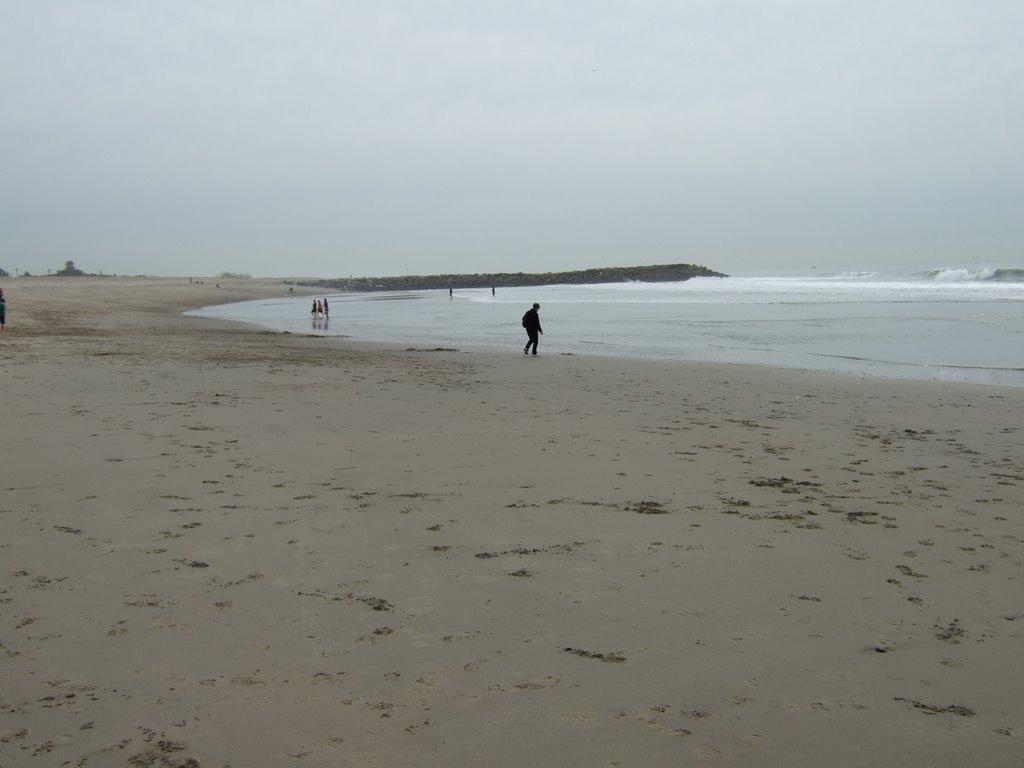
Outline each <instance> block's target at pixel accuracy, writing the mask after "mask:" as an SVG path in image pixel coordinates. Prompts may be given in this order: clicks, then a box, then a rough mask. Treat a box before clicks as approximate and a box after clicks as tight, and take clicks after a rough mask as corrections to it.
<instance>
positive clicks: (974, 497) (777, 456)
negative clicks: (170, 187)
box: [0, 278, 1024, 768]
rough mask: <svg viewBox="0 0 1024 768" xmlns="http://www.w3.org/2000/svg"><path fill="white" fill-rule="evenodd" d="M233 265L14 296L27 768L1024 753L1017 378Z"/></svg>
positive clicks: (11, 678) (3, 599)
mask: <svg viewBox="0 0 1024 768" xmlns="http://www.w3.org/2000/svg"><path fill="white" fill-rule="evenodd" d="M220 282H221V286H222V287H221V288H215V286H214V283H215V280H213V279H210V280H207V281H206V284H205V285H199V286H197V285H193V286H189V285H187V281H182V280H170V279H161V280H145V279H134V280H133V279H89V278H82V279H57V278H49V279H34V280H22V279H19V280H15V281H4V282H3V283H2V286H3V287H4V289H5V292H6V293H7V298H8V308H9V318H8V320H9V324H8V330H7V331H6V332H4V334H3V335H2V336H0V349H2V352H3V356H2V361H0V377H2V378H0V381H2V392H3V398H4V409H3V417H4V418H3V433H2V434H3V439H2V441H0V679H2V681H3V685H2V686H0V765H4V766H7V765H22V764H24V765H39V766H44V765H46V766H49V765H53V766H63V765H70V766H126V765H127V766H161V767H167V766H188V768H195V766H202V767H203V768H209V767H210V766H216V767H217V768H220V767H221V766H232V767H233V768H239V767H240V766H288V765H295V766H325V767H326V766H341V765H351V766H364V765H377V766H404V765H439V766H440V765H474V766H519V765H543V766H547V765H551V766H555V765H558V766H564V765H580V766H597V765H608V766H611V765H618V766H679V765H708V766H765V765H792V766H804V765H807V766H812V765H813V766H818V765H833V766H876V765H929V766H962V765H977V766H1009V765H1024V760H1022V757H1021V755H1022V754H1024V714H1022V713H1024V672H1022V670H1021V666H1020V664H1019V659H1020V657H1021V653H1022V651H1024V519H1022V515H1021V509H1022V506H1024V450H1022V443H1024V440H1022V437H1024V432H1022V429H1021V427H1020V414H1021V413H1022V412H1024V389H1006V388H999V387H985V386H967V385H954V384H929V383H921V382H894V381H876V380H860V379H855V378H851V377H845V376H839V375H830V374H823V373H804V372H799V371H785V370H778V369H770V368H756V367H743V366H721V365H719V366H715V365H685V364H667V363H666V364H661V363H641V362H637V361H619V360H607V359H596V358H586V357H579V356H567V355H559V354H557V353H556V352H553V351H552V350H553V349H556V347H557V329H555V328H549V329H547V330H548V334H547V335H546V336H545V337H544V339H543V340H542V352H547V354H544V355H542V356H541V357H540V358H537V359H528V358H524V357H523V355H522V354H521V353H520V352H519V350H518V349H512V350H510V351H509V354H508V355H504V356H502V355H489V354H466V353H462V352H453V351H439V352H435V351H407V350H406V349H404V348H388V347H382V346H372V345H366V344H358V343H355V342H353V341H352V340H344V339H342V340H338V339H330V338H307V337H299V336H293V335H282V334H274V333H268V332H263V331H259V330H254V329H250V328H246V327H241V326H232V325H230V324H227V323H218V322H214V321H210V320H202V319H197V318H186V317H182V316H181V315H180V312H181V311H182V310H184V309H187V308H192V307H198V306H203V305H208V304H213V303H222V302H224V301H230V300H232V299H248V298H258V297H260V296H279V295H284V293H285V292H286V290H287V289H286V288H285V287H284V286H282V285H281V284H280V283H276V282H274V281H220ZM299 290H300V289H296V291H299ZM331 322H332V324H336V323H340V322H342V319H341V318H340V317H335V318H332V321H331Z"/></svg>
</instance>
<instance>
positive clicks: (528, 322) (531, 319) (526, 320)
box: [523, 304, 544, 355]
mask: <svg viewBox="0 0 1024 768" xmlns="http://www.w3.org/2000/svg"><path fill="white" fill-rule="evenodd" d="M538 309H540V304H534V305H533V308H532V309H528V310H526V314H525V315H523V328H525V329H526V335H527V336H529V337H530V338H529V339H528V340H527V342H526V346H525V347H523V354H524V355H526V354H529V352H530V346H531V345H532V346H533V354H534V355H536V354H537V334H538V333H544V329H543V328H541V327H540V315H538V314H537V310H538Z"/></svg>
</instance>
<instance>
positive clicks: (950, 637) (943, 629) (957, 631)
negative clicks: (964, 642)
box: [935, 619, 967, 645]
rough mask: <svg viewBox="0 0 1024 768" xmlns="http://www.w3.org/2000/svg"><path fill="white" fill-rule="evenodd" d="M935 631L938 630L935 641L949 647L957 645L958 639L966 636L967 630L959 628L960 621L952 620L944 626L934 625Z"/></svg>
mask: <svg viewBox="0 0 1024 768" xmlns="http://www.w3.org/2000/svg"><path fill="white" fill-rule="evenodd" d="M935 629H937V630H938V632H936V633H935V639H936V640H942V641H943V642H945V643H949V644H950V645H959V644H960V638H961V637H963V636H964V635H966V634H967V630H965V629H964V628H963V627H961V626H960V619H953V620H952V621H951V622H949V624H947V625H946V626H942V625H941V624H936V625H935Z"/></svg>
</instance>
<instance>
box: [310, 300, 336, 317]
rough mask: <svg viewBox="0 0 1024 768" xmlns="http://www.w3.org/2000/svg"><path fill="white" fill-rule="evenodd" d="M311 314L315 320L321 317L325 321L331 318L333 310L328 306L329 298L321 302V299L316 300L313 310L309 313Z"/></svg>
mask: <svg viewBox="0 0 1024 768" xmlns="http://www.w3.org/2000/svg"><path fill="white" fill-rule="evenodd" d="M309 313H310V314H311V315H312V316H313V319H314V320H316V319H317V318H319V317H322V318H324V319H327V318H328V317H330V316H331V308H330V306H329V305H328V304H327V297H326V296H325V297H324V298H323V300H321V299H314V300H313V309H311V310H310V311H309Z"/></svg>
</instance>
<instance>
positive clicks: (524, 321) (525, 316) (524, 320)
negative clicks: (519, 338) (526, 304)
mask: <svg viewBox="0 0 1024 768" xmlns="http://www.w3.org/2000/svg"><path fill="white" fill-rule="evenodd" d="M529 316H530V313H529V311H527V313H526V314H525V315H523V328H526V327H527V325H526V318H528V317H529Z"/></svg>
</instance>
